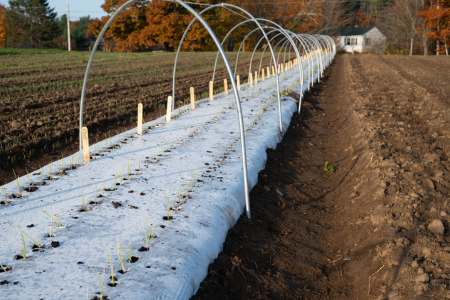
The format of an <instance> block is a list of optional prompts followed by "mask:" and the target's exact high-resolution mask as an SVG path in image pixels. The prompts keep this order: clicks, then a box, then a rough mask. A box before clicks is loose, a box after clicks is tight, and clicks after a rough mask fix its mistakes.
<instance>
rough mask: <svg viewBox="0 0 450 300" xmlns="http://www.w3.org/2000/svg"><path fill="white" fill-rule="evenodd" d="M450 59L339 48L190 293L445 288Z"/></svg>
mask: <svg viewBox="0 0 450 300" xmlns="http://www.w3.org/2000/svg"><path fill="white" fill-rule="evenodd" d="M449 67H450V60H449V59H448V58H447V57H416V56H414V57H401V56H375V55H343V56H338V57H337V58H336V61H335V62H334V64H333V66H332V67H331V69H330V70H329V71H328V74H327V77H328V78H327V79H326V80H325V81H324V82H322V83H321V84H318V85H315V88H314V89H313V90H311V91H310V92H309V93H308V94H307V95H306V97H305V100H304V102H303V105H302V114H301V116H295V117H294V118H293V119H292V122H291V125H290V128H289V130H288V131H287V132H286V136H285V137H284V139H283V141H282V142H281V143H280V144H279V145H278V147H277V149H276V150H268V151H267V154H268V162H267V164H266V169H265V170H263V171H261V172H260V174H259V182H258V184H257V185H256V186H255V187H254V188H253V190H252V192H251V205H252V208H253V211H254V213H253V215H252V220H250V221H249V220H247V219H246V218H245V216H242V217H241V218H240V220H239V221H238V223H237V225H236V226H235V227H234V228H232V229H230V231H229V233H228V237H227V240H226V242H225V244H224V250H223V252H222V253H221V254H220V255H219V257H218V258H217V259H216V261H215V262H214V263H213V264H211V265H210V267H209V275H208V277H207V278H206V279H205V281H204V282H203V283H202V285H201V287H200V289H199V291H198V292H197V295H196V296H194V299H377V300H384V299H398V300H400V299H402V300H403V299H405V300H406V299H448V298H450V293H449V291H448V286H449V284H450V277H449V275H448V274H449V273H450V230H449V227H450V223H449V221H450V217H449V213H450V200H449V199H450V193H449V187H450V163H449V159H450V131H449V129H448V128H449V125H450V124H449V123H450V121H449V118H448V115H449V113H450V103H449V101H448V97H449V96H448V95H450V87H449V86H448V84H447V83H448V80H449V79H450V76H449V72H450V71H449V70H450V69H449ZM325 161H328V162H330V163H331V164H334V165H335V167H336V171H335V172H334V173H327V172H325V171H324V163H325ZM277 189H278V190H279V191H281V193H282V194H284V196H280V194H278V193H277V192H276V191H277Z"/></svg>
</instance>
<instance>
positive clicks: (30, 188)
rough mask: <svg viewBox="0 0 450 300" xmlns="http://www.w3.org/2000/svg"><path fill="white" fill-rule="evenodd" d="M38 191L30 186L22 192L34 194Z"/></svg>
mask: <svg viewBox="0 0 450 300" xmlns="http://www.w3.org/2000/svg"><path fill="white" fill-rule="evenodd" d="M38 189H39V188H38V187H36V186H30V187H27V188H24V189H23V190H24V191H27V192H30V193H32V192H36V191H37V190H38Z"/></svg>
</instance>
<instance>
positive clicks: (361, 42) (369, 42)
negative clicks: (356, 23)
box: [328, 27, 386, 53]
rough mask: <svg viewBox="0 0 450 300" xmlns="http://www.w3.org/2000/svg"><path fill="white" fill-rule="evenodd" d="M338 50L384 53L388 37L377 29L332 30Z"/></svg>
mask: <svg viewBox="0 0 450 300" xmlns="http://www.w3.org/2000/svg"><path fill="white" fill-rule="evenodd" d="M328 35H330V36H332V37H333V39H334V41H335V43H336V48H337V49H341V50H344V51H346V52H360V53H362V52H365V51H367V52H369V53H370V52H375V53H382V52H383V51H384V46H385V44H386V37H385V36H384V34H382V33H381V32H380V31H379V30H378V29H377V28H376V27H360V28H341V29H336V30H331V31H330V32H329V33H328Z"/></svg>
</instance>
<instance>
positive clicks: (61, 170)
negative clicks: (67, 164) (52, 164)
mask: <svg viewBox="0 0 450 300" xmlns="http://www.w3.org/2000/svg"><path fill="white" fill-rule="evenodd" d="M61 156H62V159H61V162H60V163H59V170H60V174H62V172H63V169H64V154H62V153H61Z"/></svg>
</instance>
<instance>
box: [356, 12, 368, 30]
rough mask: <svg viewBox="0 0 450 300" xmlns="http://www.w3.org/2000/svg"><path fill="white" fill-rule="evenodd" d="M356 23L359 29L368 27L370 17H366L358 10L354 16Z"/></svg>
mask: <svg viewBox="0 0 450 300" xmlns="http://www.w3.org/2000/svg"><path fill="white" fill-rule="evenodd" d="M356 21H357V23H358V25H359V27H369V26H370V17H369V16H367V15H366V14H365V13H364V12H363V11H362V10H358V13H357V14H356Z"/></svg>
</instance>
